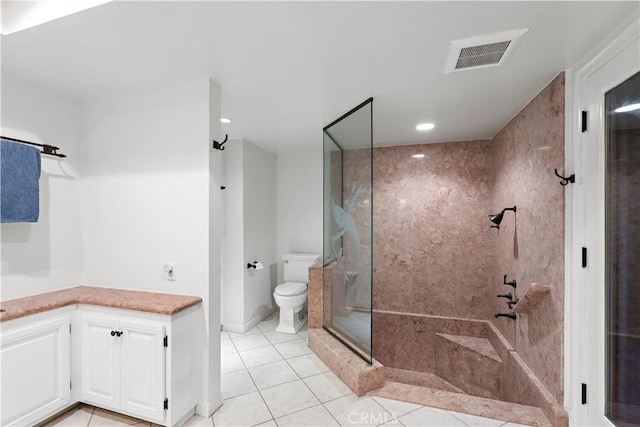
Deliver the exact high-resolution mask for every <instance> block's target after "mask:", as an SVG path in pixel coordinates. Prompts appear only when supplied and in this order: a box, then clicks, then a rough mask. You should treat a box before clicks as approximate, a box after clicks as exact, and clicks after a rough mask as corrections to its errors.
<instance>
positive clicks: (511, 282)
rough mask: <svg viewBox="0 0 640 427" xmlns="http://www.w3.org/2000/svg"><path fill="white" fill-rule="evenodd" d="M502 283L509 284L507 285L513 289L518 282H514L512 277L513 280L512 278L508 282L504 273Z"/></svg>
mask: <svg viewBox="0 0 640 427" xmlns="http://www.w3.org/2000/svg"><path fill="white" fill-rule="evenodd" d="M502 284H503V285H509V286H511V287H513V289H515V288H516V286H517V285H518V282H516V280H515V279H513V280H512V281H510V282H507V275H506V274H505V275H504V279H503V280H502Z"/></svg>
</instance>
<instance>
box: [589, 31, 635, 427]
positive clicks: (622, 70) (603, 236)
mask: <svg viewBox="0 0 640 427" xmlns="http://www.w3.org/2000/svg"><path fill="white" fill-rule="evenodd" d="M639 71H640V45H639V42H638V38H637V36H634V37H631V38H629V39H628V40H627V42H626V44H624V45H622V46H620V48H619V49H618V50H617V52H615V54H612V55H611V56H610V57H609V58H607V60H606V62H605V61H603V64H602V66H600V67H598V68H596V69H594V70H593V72H591V73H590V74H588V75H587V76H586V79H585V88H584V95H585V97H584V100H585V101H586V105H584V108H585V110H586V111H588V120H587V129H586V131H585V132H584V133H583V138H582V143H583V144H584V146H583V149H584V154H585V156H584V177H583V182H584V191H585V193H586V196H585V203H584V205H585V206H584V212H583V215H584V221H585V222H584V225H585V230H584V233H585V236H584V237H585V238H584V242H585V247H586V248H587V249H588V258H587V261H588V262H587V267H586V269H585V275H584V278H585V283H584V311H583V319H584V331H583V340H582V341H583V344H582V350H583V352H582V356H583V357H584V366H583V369H582V371H583V372H582V376H583V378H584V380H583V381H584V384H585V385H586V387H587V388H586V395H585V396H584V398H585V400H586V402H585V403H584V405H583V412H582V416H584V422H583V423H578V424H576V425H587V426H620V427H623V426H624V427H631V426H640V202H639V201H640V109H637V110H635V111H627V110H630V109H631V108H632V107H630V106H631V105H632V104H638V103H640V74H638V73H639ZM625 107H626V108H625Z"/></svg>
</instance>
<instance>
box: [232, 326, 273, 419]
mask: <svg viewBox="0 0 640 427" xmlns="http://www.w3.org/2000/svg"><path fill="white" fill-rule="evenodd" d="M256 327H257V328H258V330H259V331H262V329H260V327H259V326H257V325H256ZM260 334H262V332H260ZM265 339H267V338H266V337H265ZM267 341H269V340H268V339H267ZM276 352H277V350H276ZM238 355H239V356H240V354H239V353H238ZM240 361H241V362H242V366H244V369H245V370H246V371H247V374H248V375H249V378H251V382H252V383H253V386H254V387H255V388H256V391H257V392H258V395H259V396H260V399H262V403H264V406H265V407H266V408H267V411H269V415H271V420H273V422H274V423H276V417H274V416H273V412H271V408H269V405H267V401H266V400H264V396H263V395H262V393H260V389H259V388H258V384H256V382H255V380H254V379H253V376H251V372H249V368H248V367H247V365H246V363H244V359H243V358H242V356H240ZM266 364H267V363H265V365H266ZM258 366H260V365H258ZM223 403H224V400H223ZM268 421H269V420H267V421H263V422H261V423H258V424H263V423H266V422H268ZM258 424H254V425H258ZM277 424H278V423H276V425H277Z"/></svg>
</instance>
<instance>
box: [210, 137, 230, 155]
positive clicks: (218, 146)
mask: <svg viewBox="0 0 640 427" xmlns="http://www.w3.org/2000/svg"><path fill="white" fill-rule="evenodd" d="M227 139H229V135H226V134H225V136H224V141H222V142H218V141H216V140H215V139H214V140H213V148H215V149H216V150H220V151H224V147H223V145H224V143H225V142H227Z"/></svg>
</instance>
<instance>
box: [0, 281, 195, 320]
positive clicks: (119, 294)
mask: <svg viewBox="0 0 640 427" xmlns="http://www.w3.org/2000/svg"><path fill="white" fill-rule="evenodd" d="M201 301H202V298H200V297H196V296H189V295H173V294H161V293H156V292H142V291H131V290H126V289H114V288H97V287H92V286H76V287H73V288H67V289H61V290H57V291H52V292H46V293H43V294H38V295H33V296H30V297H24V298H17V299H13V300H9V301H3V302H2V308H3V309H5V310H6V311H4V312H2V313H1V314H0V321H7V320H11V319H16V318H19V317H23V316H28V315H30V314H36V313H41V312H43V311H48V310H53V309H56V308H60V307H64V306H67V305H71V304H90V305H100V306H105V307H114V308H124V309H128V310H137V311H144V312H148V313H156V314H168V315H172V314H176V313H178V312H180V311H182V310H184V309H186V308H189V307H191V306H194V305H196V304H198V303H200V302H201Z"/></svg>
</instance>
